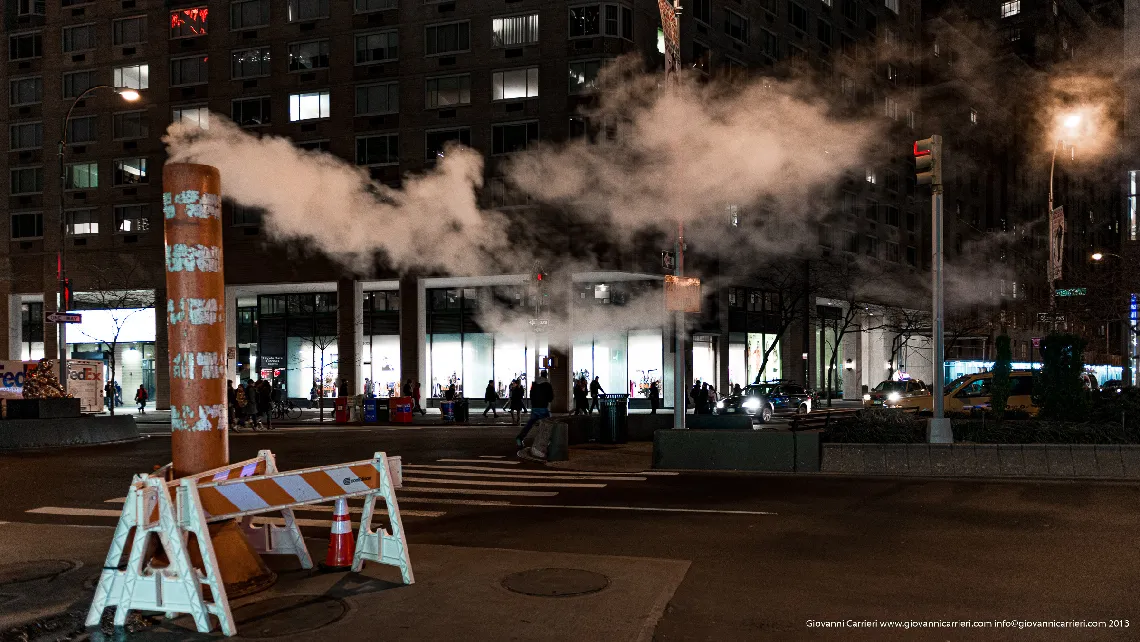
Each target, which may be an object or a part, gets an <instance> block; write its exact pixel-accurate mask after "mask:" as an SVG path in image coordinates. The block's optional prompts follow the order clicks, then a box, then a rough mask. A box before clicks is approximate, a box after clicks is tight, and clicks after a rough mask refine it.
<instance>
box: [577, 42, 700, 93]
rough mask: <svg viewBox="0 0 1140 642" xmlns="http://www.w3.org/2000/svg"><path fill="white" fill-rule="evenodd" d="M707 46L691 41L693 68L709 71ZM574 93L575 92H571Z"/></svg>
mask: <svg viewBox="0 0 1140 642" xmlns="http://www.w3.org/2000/svg"><path fill="white" fill-rule="evenodd" d="M709 59H710V56H709V48H708V47H707V46H705V45H704V44H702V43H699V42H697V41H696V40H694V41H693V68H694V69H699V70H700V71H702V72H704V73H706V74H707V73H708V72H709ZM571 93H575V92H571Z"/></svg>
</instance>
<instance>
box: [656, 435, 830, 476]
mask: <svg viewBox="0 0 1140 642" xmlns="http://www.w3.org/2000/svg"><path fill="white" fill-rule="evenodd" d="M819 462H820V459H819V433H818V432H817V431H810V430H805V431H798V432H789V431H773V430H751V429H748V430H731V429H715V430H699V429H690V430H658V431H657V432H656V433H654V435H653V467H654V468H663V469H685V470H748V471H769V472H786V473H790V472H818V471H819Z"/></svg>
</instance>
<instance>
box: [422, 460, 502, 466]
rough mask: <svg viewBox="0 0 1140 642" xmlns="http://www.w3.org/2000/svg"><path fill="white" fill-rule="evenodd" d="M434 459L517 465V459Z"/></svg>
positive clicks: (465, 462) (467, 462) (466, 462)
mask: <svg viewBox="0 0 1140 642" xmlns="http://www.w3.org/2000/svg"><path fill="white" fill-rule="evenodd" d="M436 461H450V462H458V463H461V464H502V465H504V466H518V465H519V463H518V462H517V461H505V460H504V461H487V460H486V459H437V460H436Z"/></svg>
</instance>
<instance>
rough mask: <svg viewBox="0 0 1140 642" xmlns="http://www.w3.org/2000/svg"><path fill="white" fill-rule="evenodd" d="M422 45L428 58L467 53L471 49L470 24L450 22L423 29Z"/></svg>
mask: <svg viewBox="0 0 1140 642" xmlns="http://www.w3.org/2000/svg"><path fill="white" fill-rule="evenodd" d="M424 45H425V51H426V53H427V55H429V56H435V55H440V54H449V53H459V52H463V51H469V50H470V49H471V23H469V22H451V23H448V24H442V25H431V26H428V27H425V28H424Z"/></svg>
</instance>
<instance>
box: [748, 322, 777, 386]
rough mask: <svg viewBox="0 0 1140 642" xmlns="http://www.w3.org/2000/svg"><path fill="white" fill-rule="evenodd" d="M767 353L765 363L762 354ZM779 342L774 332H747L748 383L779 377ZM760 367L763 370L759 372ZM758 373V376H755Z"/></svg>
mask: <svg viewBox="0 0 1140 642" xmlns="http://www.w3.org/2000/svg"><path fill="white" fill-rule="evenodd" d="M769 348H770V349H771V352H769ZM765 354H767V355H768V361H767V363H765V362H764V355H765ZM780 365H781V364H780V343H779V341H777V340H776V335H774V334H762V333H759V332H749V333H748V363H747V367H748V370H747V375H748V383H752V382H754V381H757V380H759V381H772V380H774V379H779V378H780V372H781V369H780ZM761 367H763V371H762V372H761ZM757 375H759V377H757Z"/></svg>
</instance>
